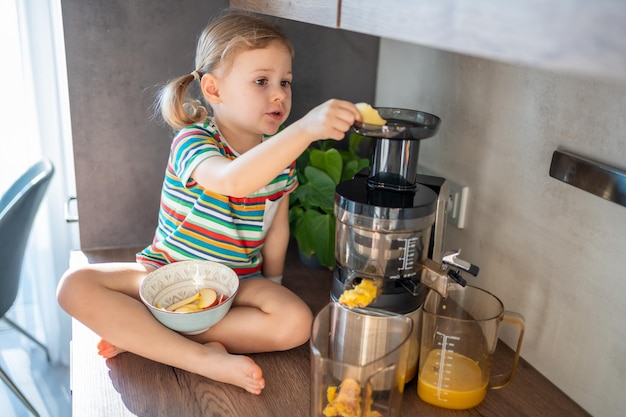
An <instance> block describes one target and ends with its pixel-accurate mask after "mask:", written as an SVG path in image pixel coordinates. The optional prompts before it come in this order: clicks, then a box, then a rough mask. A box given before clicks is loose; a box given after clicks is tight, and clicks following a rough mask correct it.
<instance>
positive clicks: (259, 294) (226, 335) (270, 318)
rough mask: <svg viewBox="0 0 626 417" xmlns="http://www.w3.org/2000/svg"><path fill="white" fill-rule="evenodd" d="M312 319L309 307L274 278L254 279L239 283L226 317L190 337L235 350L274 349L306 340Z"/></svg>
mask: <svg viewBox="0 0 626 417" xmlns="http://www.w3.org/2000/svg"><path fill="white" fill-rule="evenodd" d="M312 322H313V314H312V313H311V310H310V309H309V307H308V306H307V305H306V304H305V303H304V302H303V301H302V300H301V299H300V298H299V297H298V296H297V295H295V294H294V293H293V292H291V291H290V290H288V289H287V288H285V287H283V286H282V285H279V284H276V283H275V282H273V281H270V280H267V279H264V278H258V279H257V278H254V279H247V280H244V281H241V282H240V284H239V290H238V292H237V296H236V297H235V300H234V302H233V306H232V308H231V310H230V311H229V312H228V314H227V315H226V317H224V318H223V319H222V320H221V321H220V322H219V323H217V324H216V325H215V326H213V327H212V328H211V329H209V330H208V331H206V332H204V333H202V334H200V335H197V336H191V337H192V338H193V339H194V340H197V341H199V342H212V341H219V342H220V343H222V344H224V346H226V349H228V351H229V352H234V353H251V352H273V351H280V350H287V349H291V348H294V347H296V346H300V345H301V344H303V343H305V342H306V341H307V340H309V337H310V335H311V324H312ZM234 329H237V330H236V331H234Z"/></svg>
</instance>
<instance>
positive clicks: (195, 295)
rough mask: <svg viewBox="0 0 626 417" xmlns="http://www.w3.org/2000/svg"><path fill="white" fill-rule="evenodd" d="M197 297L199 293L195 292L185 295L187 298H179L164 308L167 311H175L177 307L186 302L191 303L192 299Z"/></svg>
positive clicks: (194, 299)
mask: <svg viewBox="0 0 626 417" xmlns="http://www.w3.org/2000/svg"><path fill="white" fill-rule="evenodd" d="M199 298H200V293H195V294H194V295H192V296H191V297H187V298H185V299H183V300H180V301H179V302H177V303H174V304H172V305H171V306H169V307H167V308H166V310H167V311H175V310H176V309H177V308H179V307H182V306H184V305H187V304H191V303H193V302H194V301H196V300H198V299H199Z"/></svg>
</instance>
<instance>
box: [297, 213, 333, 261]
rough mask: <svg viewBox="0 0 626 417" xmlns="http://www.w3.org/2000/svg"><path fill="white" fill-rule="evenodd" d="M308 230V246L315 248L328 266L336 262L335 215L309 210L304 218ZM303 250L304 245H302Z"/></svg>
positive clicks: (315, 251) (321, 259)
mask: <svg viewBox="0 0 626 417" xmlns="http://www.w3.org/2000/svg"><path fill="white" fill-rule="evenodd" d="M302 220H303V224H304V228H305V230H306V235H307V237H306V241H307V245H309V246H308V247H309V248H311V247H312V249H313V252H314V253H315V255H316V256H317V259H318V260H319V261H320V262H321V263H322V264H323V265H326V266H329V267H330V266H332V265H333V264H334V263H335V217H334V216H332V215H330V214H321V213H318V212H315V211H307V212H306V213H305V214H304V217H303V218H302ZM300 249H301V250H302V246H300ZM303 253H305V254H306V252H304V251H303Z"/></svg>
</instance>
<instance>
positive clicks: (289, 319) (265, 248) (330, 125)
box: [58, 13, 361, 394]
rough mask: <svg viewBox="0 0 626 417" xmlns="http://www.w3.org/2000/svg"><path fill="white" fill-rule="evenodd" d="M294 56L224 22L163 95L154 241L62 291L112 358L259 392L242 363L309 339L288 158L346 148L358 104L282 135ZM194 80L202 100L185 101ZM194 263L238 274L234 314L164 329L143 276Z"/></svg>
mask: <svg viewBox="0 0 626 417" xmlns="http://www.w3.org/2000/svg"><path fill="white" fill-rule="evenodd" d="M292 56H293V49H292V46H291V44H290V42H289V41H288V39H287V38H286V37H285V35H284V34H283V33H282V32H281V31H280V30H279V29H278V28H277V27H275V26H274V25H273V24H271V23H269V22H266V21H264V20H262V19H259V18H256V17H252V16H249V15H245V14H235V13H231V14H226V15H223V16H222V17H220V18H218V19H217V20H216V21H214V22H213V23H212V24H210V25H209V26H208V27H207V28H205V30H204V32H203V33H202V35H201V37H200V39H199V41H198V46H197V50H196V63H195V69H194V71H192V72H191V73H190V74H188V75H184V76H182V77H179V78H177V79H174V80H172V81H171V82H169V84H167V85H166V86H165V87H164V88H163V89H162V91H161V93H160V95H159V99H158V105H159V108H160V110H161V114H162V116H163V118H164V119H165V121H166V122H167V123H168V124H169V125H170V126H171V127H172V128H174V129H175V130H177V131H178V133H177V134H176V136H175V137H174V140H173V142H172V146H171V153H170V157H169V161H168V164H167V168H166V172H165V179H164V182H163V189H162V194H161V205H160V212H159V221H158V227H157V229H156V233H155V237H154V240H153V242H152V244H151V245H150V246H148V247H147V248H145V249H144V250H143V251H141V252H140V253H138V254H137V262H136V263H108V264H93V265H88V266H86V267H83V268H80V269H76V270H70V271H68V272H66V273H65V275H64V276H63V278H62V280H61V282H60V284H59V288H58V301H59V304H60V305H61V306H62V307H63V309H64V310H65V311H67V312H68V313H69V314H70V315H72V316H73V317H75V318H76V319H78V320H80V321H81V322H82V323H84V324H85V325H86V326H88V327H89V328H91V329H92V330H93V331H94V332H96V333H97V334H98V335H100V337H102V341H101V342H100V343H99V353H100V354H101V355H102V356H104V357H105V358H110V357H113V356H115V355H116V354H118V353H120V352H124V351H130V352H133V353H135V354H138V355H141V356H143V357H146V358H149V359H152V360H154V361H158V362H162V363H165V364H167V365H170V366H173V367H177V368H180V369H184V370H187V371H189V372H194V373H197V374H200V375H203V376H205V377H207V378H211V379H214V380H216V381H221V382H226V383H230V384H234V385H237V386H240V387H242V388H244V389H245V390H247V391H249V392H251V393H253V394H259V393H260V392H261V390H262V389H263V387H264V386H265V380H264V378H263V373H262V371H261V369H260V367H259V366H258V365H257V364H256V363H255V362H254V361H253V360H252V359H251V358H250V357H247V356H243V355H240V354H242V353H252V352H268V351H279V350H286V349H291V348H294V347H296V346H299V345H301V344H303V343H305V342H306V341H307V340H308V338H309V334H310V326H311V322H312V314H311V311H310V309H309V308H308V306H307V305H306V304H305V303H304V302H303V301H302V300H301V299H300V298H298V297H297V296H296V295H295V294H294V293H292V292H291V291H289V290H288V289H286V288H285V287H283V286H282V285H280V280H281V278H282V274H283V267H284V261H285V255H286V249H287V244H288V240H289V223H288V217H287V214H288V204H289V198H288V194H289V192H291V191H292V190H293V189H294V188H295V187H296V186H297V178H296V175H295V162H294V161H295V159H296V158H297V157H298V155H300V154H301V153H302V152H303V151H304V150H305V149H306V148H307V147H308V146H309V145H310V144H311V143H312V142H313V141H316V140H319V139H335V140H341V139H342V138H343V137H344V135H345V132H346V131H347V130H348V129H349V128H350V126H351V125H352V124H353V123H354V122H355V120H360V119H361V116H360V114H359V112H358V110H357V108H356V107H355V105H354V104H353V103H350V102H346V101H342V100H329V101H327V102H325V103H323V104H321V105H320V106H318V107H316V108H314V109H313V110H311V111H310V112H309V113H308V114H307V115H305V116H304V117H303V118H302V119H300V120H298V121H296V122H294V123H293V124H291V125H290V126H289V127H286V128H285V129H282V130H281V126H282V125H283V123H284V122H285V121H286V119H287V116H288V115H289V112H290V110H291V83H292V79H293V74H292ZM192 83H197V87H198V89H199V90H200V91H201V92H202V98H203V101H204V102H203V103H202V102H200V101H198V100H193V99H192V98H191V97H189V93H188V88H189V86H190V85H191V84H192ZM192 228H193V230H192ZM192 235H193V238H192V237H191V236H192ZM192 240H193V241H192ZM224 242H226V244H225V243H224ZM188 259H205V260H211V261H216V262H221V263H223V264H226V265H228V266H229V267H231V268H232V269H233V270H234V271H235V272H237V274H238V275H239V277H240V279H241V283H240V287H239V291H238V293H237V296H236V297H235V300H234V303H233V306H232V308H231V310H230V311H229V313H228V314H227V315H226V317H225V318H224V319H222V320H221V321H220V322H219V323H218V324H217V325H215V326H214V327H212V328H211V329H209V330H208V331H206V332H204V333H202V334H200V335H195V336H183V335H181V334H179V333H176V332H174V331H171V330H170V329H168V328H166V327H164V326H162V325H161V324H160V323H159V322H158V321H156V319H154V318H153V317H152V315H151V314H150V312H149V311H148V310H147V309H146V307H145V306H144V305H143V304H142V303H141V301H140V299H139V285H140V283H141V280H142V279H143V278H144V277H145V276H146V274H148V273H149V272H151V271H153V270H155V269H156V268H159V267H161V266H163V265H166V264H168V263H172V262H177V261H183V260H188Z"/></svg>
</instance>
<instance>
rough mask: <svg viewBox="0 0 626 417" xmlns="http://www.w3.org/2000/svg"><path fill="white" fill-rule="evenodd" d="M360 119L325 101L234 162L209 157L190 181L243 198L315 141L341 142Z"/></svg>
mask: <svg viewBox="0 0 626 417" xmlns="http://www.w3.org/2000/svg"><path fill="white" fill-rule="evenodd" d="M360 118H361V115H360V113H359V111H358V109H357V108H356V106H355V105H354V104H353V103H351V102H348V101H343V100H336V99H332V100H329V101H327V102H325V103H323V104H321V105H319V106H318V107H316V108H314V109H313V110H311V111H310V112H309V113H308V114H306V115H305V116H304V117H303V118H301V119H300V120H297V121H296V122H294V123H293V124H291V125H290V126H289V127H287V128H285V129H284V130H282V131H281V132H279V133H277V134H276V135H274V136H272V137H271V138H270V139H269V140H266V141H264V142H263V143H261V144H259V145H257V146H255V147H254V148H252V149H250V150H249V151H247V152H245V153H244V154H243V155H241V156H239V157H237V158H236V159H235V160H229V159H227V158H220V157H212V158H209V159H207V160H205V161H203V162H201V163H200V164H199V165H198V167H196V169H195V170H194V172H193V173H192V177H193V178H194V179H195V180H196V181H197V182H198V183H199V184H200V185H202V186H203V187H204V188H206V189H209V190H211V191H213V192H216V193H218V194H223V195H228V196H232V197H245V196H247V195H249V194H252V193H253V192H255V191H257V190H259V189H260V188H261V187H263V186H265V185H267V184H269V183H270V181H272V180H273V179H274V178H276V176H277V175H278V174H279V173H280V172H281V171H282V170H283V169H285V167H287V166H289V164H291V163H292V162H293V161H294V160H295V159H296V158H298V156H300V154H301V153H302V152H304V151H305V149H306V148H307V147H308V146H309V145H310V144H311V143H312V142H314V141H316V140H319V139H335V140H341V139H343V138H344V136H345V133H346V132H347V131H348V129H349V128H350V126H352V125H353V124H354V122H355V121H356V120H360Z"/></svg>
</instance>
